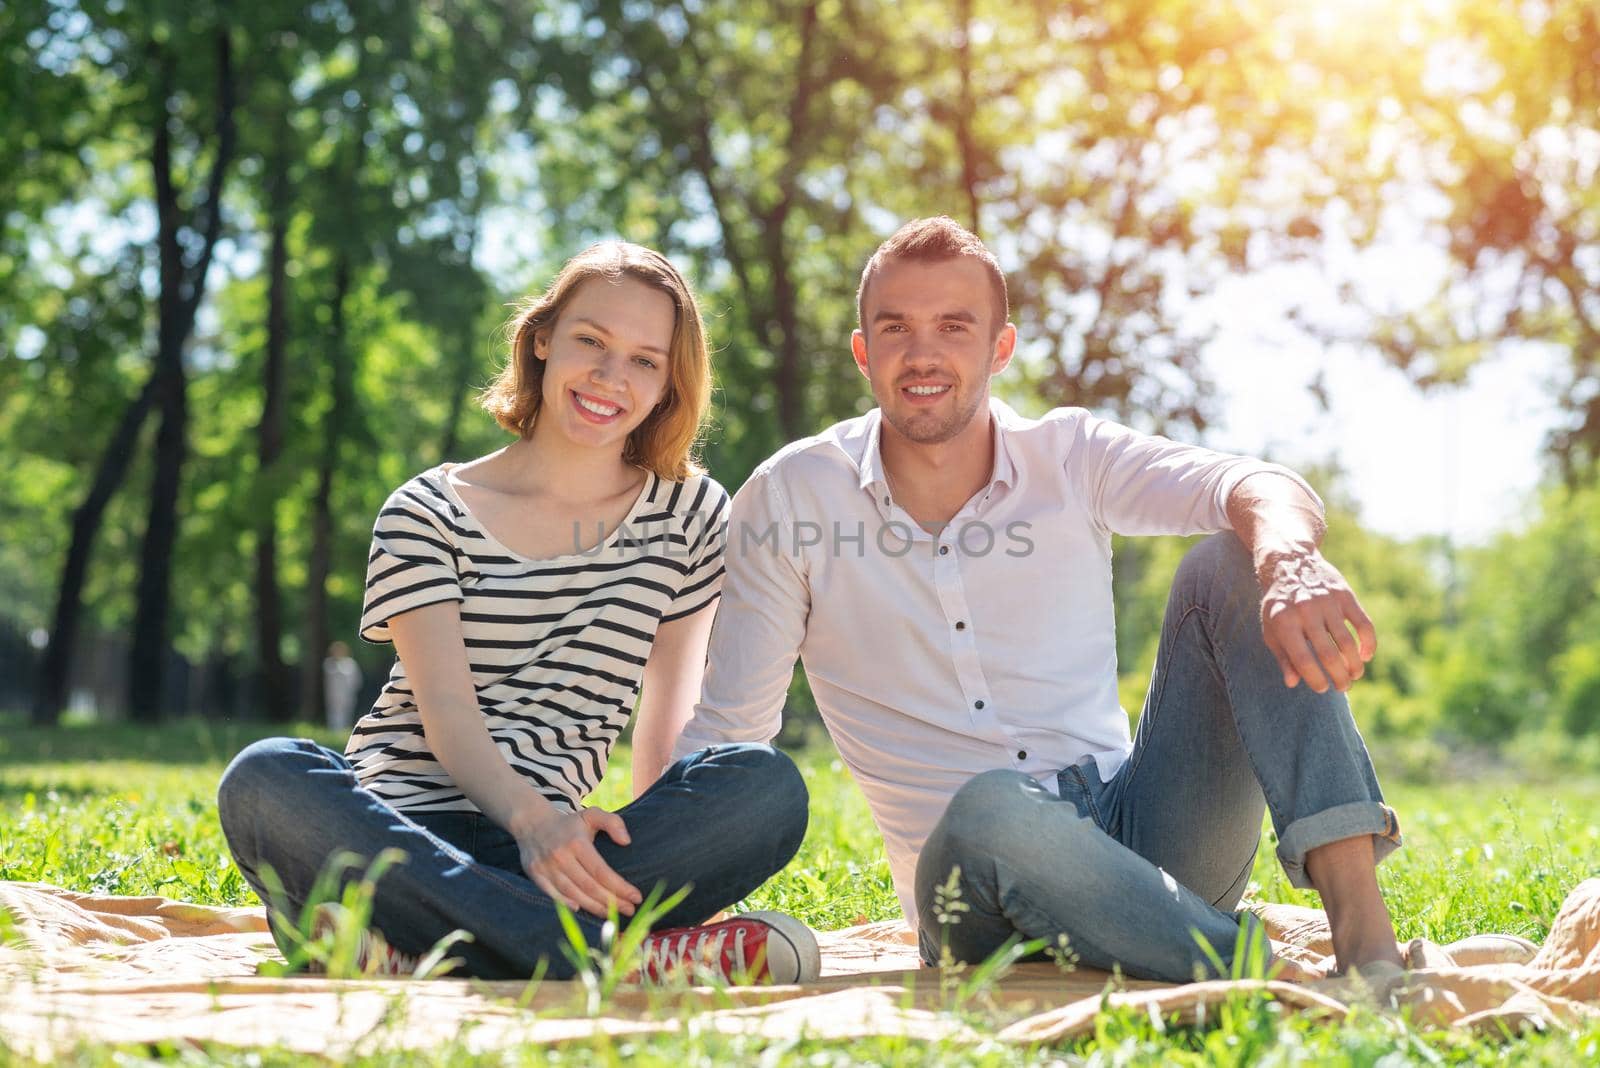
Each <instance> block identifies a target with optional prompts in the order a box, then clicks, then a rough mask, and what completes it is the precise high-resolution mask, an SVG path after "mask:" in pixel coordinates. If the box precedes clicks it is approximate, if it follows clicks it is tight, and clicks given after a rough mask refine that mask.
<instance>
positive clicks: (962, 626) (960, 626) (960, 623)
mask: <svg viewBox="0 0 1600 1068" xmlns="http://www.w3.org/2000/svg"><path fill="white" fill-rule="evenodd" d="M966 629H967V621H966V620H964V619H958V620H956V630H966Z"/></svg>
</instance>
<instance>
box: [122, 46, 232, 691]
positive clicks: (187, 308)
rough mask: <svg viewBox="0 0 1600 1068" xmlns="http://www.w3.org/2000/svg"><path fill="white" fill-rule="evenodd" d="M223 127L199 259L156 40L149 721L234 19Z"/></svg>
mask: <svg viewBox="0 0 1600 1068" xmlns="http://www.w3.org/2000/svg"><path fill="white" fill-rule="evenodd" d="M216 46H217V53H216V64H217V129H216V149H215V153H216V154H215V156H214V157H213V159H212V163H211V172H210V175H209V177H208V180H207V189H206V199H205V202H204V203H203V205H202V206H201V207H200V208H199V209H197V211H196V221H197V222H198V221H199V220H200V219H201V218H203V219H204V225H196V226H195V227H194V229H196V230H198V231H200V240H199V245H198V250H197V252H196V253H195V257H194V259H193V261H190V260H188V259H187V258H186V257H185V256H184V252H183V246H182V243H181V240H180V230H181V229H182V228H183V219H182V211H181V209H180V206H179V193H178V189H177V187H176V186H175V185H174V184H173V176H172V130H171V121H172V120H171V117H170V114H169V110H168V104H169V102H170V99H171V97H172V95H173V86H172V81H173V67H174V63H175V61H174V59H173V58H172V56H171V55H170V53H168V52H166V51H165V50H164V49H162V48H160V47H159V46H157V49H156V56H157V62H158V63H160V64H161V67H162V70H163V85H162V91H161V92H160V93H157V94H156V100H155V105H156V108H157V109H158V110H157V113H156V115H155V141H154V145H153V152H152V155H151V164H152V170H153V173H154V177H155V191H156V219H157V243H158V247H159V251H160V278H161V293H160V298H159V302H160V309H161V311H160V327H159V331H158V334H157V351H156V360H155V379H156V382H157V386H156V398H157V402H158V403H159V405H160V408H161V429H160V431H159V433H158V434H157V436H156V472H155V479H154V481H153V483H152V485H151V490H150V512H149V521H148V523H147V524H146V526H145V534H144V546H143V550H142V552H141V562H140V572H139V588H138V605H137V607H136V609H135V613H134V623H133V648H132V656H131V663H130V670H129V673H128V713H129V716H130V717H131V718H132V719H134V720H136V721H138V722H143V723H154V722H157V721H159V720H160V718H161V702H162V682H163V679H164V678H165V669H166V661H167V655H168V652H169V648H168V636H167V622H168V614H169V612H168V609H169V604H170V601H171V595H172V553H173V547H174V545H175V543H176V541H177V533H178V495H179V493H180V491H181V490H182V487H183V464H184V461H185V459H186V458H187V454H188V423H189V398H188V378H187V375H186V374H185V372H184V368H183V350H184V348H185V347H186V346H187V344H188V341H189V335H190V334H191V333H192V332H193V331H194V321H195V315H196V313H197V312H198V311H199V309H200V303H201V301H202V300H203V299H204V297H205V287H206V276H207V275H208V274H209V273H210V270H211V257H212V254H213V252H214V251H215V249H216V244H217V238H218V237H219V236H220V235H221V231H222V188H223V182H224V179H225V176H226V174H227V170H228V167H229V165H230V164H231V163H232V160H233V147H234V134H235V130H234V123H233V110H234V92H235V86H234V81H233V64H232V57H233V53H232V41H231V38H230V36H229V31H228V29H227V27H222V28H219V29H218V30H217V39H216Z"/></svg>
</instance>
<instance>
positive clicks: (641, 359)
mask: <svg viewBox="0 0 1600 1068" xmlns="http://www.w3.org/2000/svg"><path fill="white" fill-rule="evenodd" d="M634 359H635V360H636V361H638V364H639V366H640V367H648V368H649V369H650V370H652V371H654V370H655V369H656V361H654V360H652V359H651V358H650V357H648V356H636V357H634Z"/></svg>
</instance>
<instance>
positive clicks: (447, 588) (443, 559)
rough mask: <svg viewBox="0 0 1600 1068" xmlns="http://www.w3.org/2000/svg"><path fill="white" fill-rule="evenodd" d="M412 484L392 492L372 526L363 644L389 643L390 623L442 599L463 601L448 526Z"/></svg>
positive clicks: (432, 503) (435, 503)
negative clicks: (413, 610)
mask: <svg viewBox="0 0 1600 1068" xmlns="http://www.w3.org/2000/svg"><path fill="white" fill-rule="evenodd" d="M443 506H444V505H443V502H441V501H437V500H433V499H430V498H429V497H428V495H427V493H426V491H424V490H421V489H419V488H418V486H417V484H416V483H415V482H410V483H407V484H406V485H404V486H401V487H400V488H399V489H397V490H395V491H394V493H392V494H390V496H389V499H388V501H386V502H384V506H383V510H382V511H381V512H379V513H378V520H377V522H376V523H375V524H373V528H372V551H371V553H369V554H368V556H367V588H366V593H365V595H364V597H363V598H362V605H361V630H360V634H361V637H362V639H363V640H365V641H369V642H372V643H373V644H375V645H376V644H381V643H383V642H389V641H393V640H394V637H393V635H392V634H391V633H390V631H389V620H391V619H393V618H394V617H395V616H398V615H401V614H402V613H405V612H409V611H411V610H412V609H415V608H421V607H423V606H424V605H430V604H437V603H438V602H440V601H461V600H464V599H465V598H463V597H462V594H461V579H460V574H459V572H458V571H457V569H456V554H455V547H454V545H453V544H452V541H451V537H450V533H449V528H448V527H447V526H446V525H445V523H444V520H443V519H442V518H441V517H440V516H439V514H438V513H437V512H436V511H434V509H435V508H438V507H443Z"/></svg>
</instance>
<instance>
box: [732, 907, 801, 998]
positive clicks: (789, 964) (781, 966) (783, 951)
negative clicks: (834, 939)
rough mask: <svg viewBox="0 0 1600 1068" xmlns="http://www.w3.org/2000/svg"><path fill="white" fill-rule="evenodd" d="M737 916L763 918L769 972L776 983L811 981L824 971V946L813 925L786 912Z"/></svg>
mask: <svg viewBox="0 0 1600 1068" xmlns="http://www.w3.org/2000/svg"><path fill="white" fill-rule="evenodd" d="M732 918H733V919H736V920H760V921H761V922H762V923H764V924H766V925H767V926H768V927H769V928H770V929H771V930H772V933H771V934H770V935H768V936H767V973H768V974H769V975H770V976H771V977H772V981H773V982H774V983H779V984H785V985H786V984H789V983H811V982H815V981H816V979H817V977H818V976H820V975H821V974H822V950H821V949H819V948H818V947H817V936H816V935H814V934H812V933H811V928H809V927H807V926H806V925H805V924H803V923H801V922H800V921H799V920H797V919H795V918H794V917H793V916H790V915H789V914H787V913H784V912H745V913H741V914H739V915H738V916H734V917H732Z"/></svg>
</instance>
